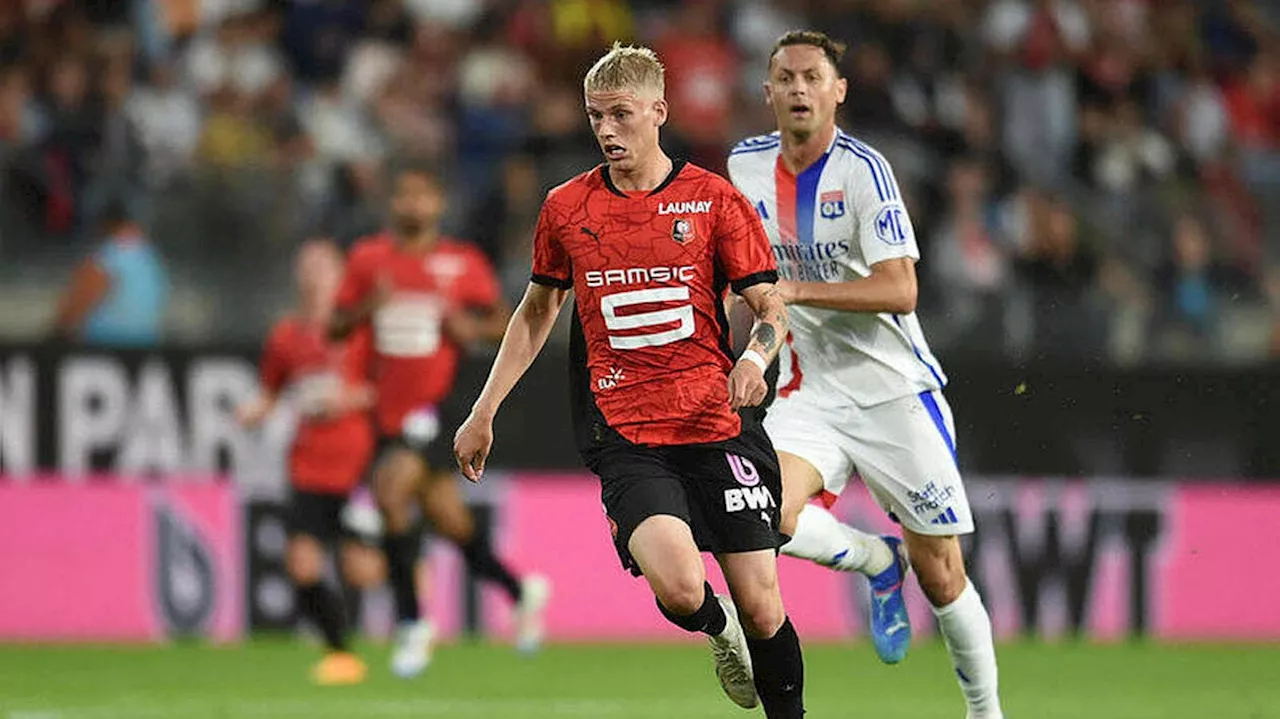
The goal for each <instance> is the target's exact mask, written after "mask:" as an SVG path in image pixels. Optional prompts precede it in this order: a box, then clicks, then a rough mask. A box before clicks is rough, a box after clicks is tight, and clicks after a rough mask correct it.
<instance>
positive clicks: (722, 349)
mask: <svg viewBox="0 0 1280 719" xmlns="http://www.w3.org/2000/svg"><path fill="white" fill-rule="evenodd" d="M533 281H534V282H536V283H539V284H544V285H550V286H554V287H561V288H564V289H569V288H572V289H573V290H574V292H575V293H576V295H577V298H576V305H577V313H578V319H579V321H580V323H581V329H582V332H583V337H584V339H585V345H586V351H585V357H575V358H574V361H575V363H577V364H578V365H579V367H578V369H585V373H586V376H585V377H579V378H575V379H577V380H581V381H582V382H584V383H589V385H590V390H591V394H590V395H585V393H584V395H585V399H586V400H587V401H586V402H582V403H580V404H581V405H587V406H579V407H576V408H575V411H576V412H577V413H578V416H576V417H575V422H576V423H577V424H578V425H579V427H582V426H583V425H584V424H585V423H586V422H588V421H590V420H589V419H588V417H587V416H588V415H589V414H590V413H593V411H594V410H596V409H598V410H599V413H600V415H601V416H602V417H603V420H604V421H605V422H606V423H607V424H608V425H609V426H610V427H612V428H613V429H614V430H616V431H617V432H618V433H619V434H620V435H622V437H623V438H625V439H626V440H628V441H630V442H633V443H636V444H644V445H675V444H696V443H703V442H716V441H721V440H725V439H729V438H731V437H734V436H737V434H738V433H739V432H740V431H741V428H742V425H741V420H740V418H739V417H738V415H737V413H735V412H734V411H733V410H731V409H730V407H729V391H728V385H727V377H728V373H729V370H730V369H732V367H733V359H732V358H731V355H730V350H729V347H728V342H727V328H728V323H727V322H726V321H725V318H724V311H723V305H722V302H721V300H722V298H723V296H724V291H725V288H726V286H729V285H732V287H733V289H734V291H735V292H739V293H740V292H742V291H743V290H744V289H746V288H747V287H750V286H752V285H755V284H759V283H762V282H776V281H777V267H776V265H775V262H774V258H773V252H772V250H771V249H770V246H769V240H768V238H767V237H766V235H765V233H764V229H763V227H762V226H761V224H760V220H759V218H758V217H757V216H756V213H755V210H753V209H752V207H751V205H750V204H749V203H748V202H747V201H746V199H745V198H744V197H743V196H742V195H741V194H740V193H739V192H738V191H737V190H736V189H734V187H733V186H732V185H731V184H729V182H728V181H727V180H725V179H724V178H722V177H720V176H719V175H716V174H714V173H711V172H708V171H707V170H704V169H702V168H700V167H697V166H695V165H689V164H685V163H683V162H677V163H676V164H675V166H674V167H673V168H672V170H671V174H670V175H668V177H667V178H666V180H665V181H663V183H662V184H661V185H659V186H658V187H657V188H656V189H654V190H653V191H651V192H647V193H633V194H631V195H628V194H627V193H624V192H622V191H621V190H619V189H618V188H617V187H616V186H615V185H614V184H613V183H612V182H611V180H610V178H609V172H608V167H607V166H601V167H599V168H597V169H595V170H592V171H590V172H587V173H584V174H582V175H579V176H577V177H575V178H574V179H572V180H570V181H569V182H566V183H565V184H563V185H561V186H559V187H557V188H555V189H554V190H552V191H551V192H550V193H548V195H547V200H546V203H545V204H543V206H542V213H541V215H540V216H539V218H538V228H537V233H536V236H535V238H534V253H533ZM592 398H593V399H594V401H595V407H591V406H589V404H590V402H589V401H590V399H592Z"/></svg>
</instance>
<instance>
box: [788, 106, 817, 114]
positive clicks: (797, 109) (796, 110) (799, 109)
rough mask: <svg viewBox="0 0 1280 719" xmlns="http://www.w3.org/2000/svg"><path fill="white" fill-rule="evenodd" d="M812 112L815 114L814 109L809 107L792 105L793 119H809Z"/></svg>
mask: <svg viewBox="0 0 1280 719" xmlns="http://www.w3.org/2000/svg"><path fill="white" fill-rule="evenodd" d="M812 112H813V109H812V108H810V107H809V106H808V105H792V106H791V116H792V117H808V116H809V115H810V113H812Z"/></svg>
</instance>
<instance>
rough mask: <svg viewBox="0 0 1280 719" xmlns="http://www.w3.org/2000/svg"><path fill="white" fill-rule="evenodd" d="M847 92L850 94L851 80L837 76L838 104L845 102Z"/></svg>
mask: <svg viewBox="0 0 1280 719" xmlns="http://www.w3.org/2000/svg"><path fill="white" fill-rule="evenodd" d="M847 94H849V81H848V80H847V79H846V78H843V77H840V78H836V104H837V105H839V104H841V103H843V102H844V98H845V95H847Z"/></svg>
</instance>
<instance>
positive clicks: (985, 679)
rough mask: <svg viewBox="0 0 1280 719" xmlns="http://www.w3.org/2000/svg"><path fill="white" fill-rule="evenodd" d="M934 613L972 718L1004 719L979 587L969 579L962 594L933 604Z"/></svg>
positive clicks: (994, 656) (989, 619)
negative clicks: (936, 604) (938, 605)
mask: <svg viewBox="0 0 1280 719" xmlns="http://www.w3.org/2000/svg"><path fill="white" fill-rule="evenodd" d="M933 614H934V616H936V617H937V618H938V631H939V632H941V634H942V638H943V639H944V640H946V643H947V651H948V652H950V653H951V664H952V665H953V666H955V669H956V677H957V678H958V679H959V680H960V691H962V692H964V698H965V701H966V702H968V704H969V719H1003V717H1004V714H1003V713H1002V712H1001V711H1000V695H999V693H998V689H997V685H998V681H997V676H996V675H997V670H996V647H995V642H994V640H993V639H992V636H991V618H990V617H989V616H987V608H986V607H984V606H982V597H980V596H978V590H977V589H974V587H973V583H972V582H970V581H969V580H968V579H966V580H965V586H964V591H963V592H960V596H959V597H956V600H955V601H954V602H952V603H950V604H948V605H947V606H945V607H934V608H933Z"/></svg>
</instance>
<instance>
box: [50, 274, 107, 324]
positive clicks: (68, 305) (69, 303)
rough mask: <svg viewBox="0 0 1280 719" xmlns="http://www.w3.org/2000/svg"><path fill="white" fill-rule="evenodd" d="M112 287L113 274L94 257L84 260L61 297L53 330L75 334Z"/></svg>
mask: <svg viewBox="0 0 1280 719" xmlns="http://www.w3.org/2000/svg"><path fill="white" fill-rule="evenodd" d="M110 291H111V277H110V276H109V275H108V274H107V272H106V270H104V269H102V266H101V265H99V264H98V263H97V262H95V261H93V260H87V261H85V262H84V263H82V264H81V265H80V266H79V267H78V268H76V272H75V275H73V276H72V278H71V283H70V284H69V285H68V287H67V289H66V291H64V292H63V295H62V297H61V298H60V299H59V300H58V311H57V319H56V320H55V321H54V331H55V332H56V333H57V334H58V335H59V336H61V337H73V336H75V335H76V333H78V332H79V331H80V327H81V326H82V325H83V324H84V321H85V319H86V318H87V317H88V316H89V315H90V314H92V313H93V311H94V309H95V308H97V306H98V305H99V304H101V303H102V300H103V299H104V298H106V296H107V293H108V292H110Z"/></svg>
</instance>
